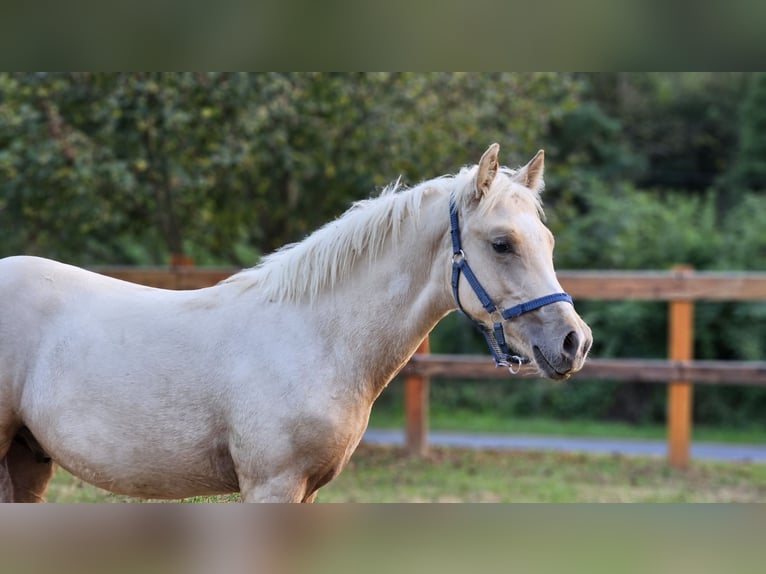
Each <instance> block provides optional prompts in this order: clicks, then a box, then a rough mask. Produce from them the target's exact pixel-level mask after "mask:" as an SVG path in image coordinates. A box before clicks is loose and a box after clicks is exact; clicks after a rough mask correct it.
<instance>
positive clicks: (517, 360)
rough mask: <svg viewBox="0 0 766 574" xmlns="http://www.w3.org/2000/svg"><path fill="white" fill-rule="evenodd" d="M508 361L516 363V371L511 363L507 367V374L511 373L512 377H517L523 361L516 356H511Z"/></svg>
mask: <svg viewBox="0 0 766 574" xmlns="http://www.w3.org/2000/svg"><path fill="white" fill-rule="evenodd" d="M510 359H511V361H516V369H515V370H514V368H513V364H512V363H511V364H509V365H508V372H509V373H511V374H512V375H518V374H519V372H520V371H521V366H522V365H523V364H524V360H523V359H522V358H521V357H519V356H518V355H513V356H512V357H510Z"/></svg>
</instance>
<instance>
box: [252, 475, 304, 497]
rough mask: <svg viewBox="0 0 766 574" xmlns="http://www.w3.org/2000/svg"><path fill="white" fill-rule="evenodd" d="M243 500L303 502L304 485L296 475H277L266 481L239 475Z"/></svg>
mask: <svg viewBox="0 0 766 574" xmlns="http://www.w3.org/2000/svg"><path fill="white" fill-rule="evenodd" d="M239 492H240V495H241V496H242V502H301V501H302V499H303V487H302V485H301V484H298V481H296V480H295V478H294V477H292V476H290V477H285V476H277V477H274V478H272V479H270V480H268V481H266V482H255V481H253V480H251V479H249V478H248V477H246V476H240V477H239Z"/></svg>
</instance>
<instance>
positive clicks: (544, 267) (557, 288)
mask: <svg viewBox="0 0 766 574" xmlns="http://www.w3.org/2000/svg"><path fill="white" fill-rule="evenodd" d="M498 151H499V146H498V145H497V144H493V145H492V146H490V148H489V149H488V150H487V151H486V152H485V153H484V155H483V156H482V158H481V160H480V161H479V165H478V166H477V167H475V168H473V169H472V170H471V171H470V172H469V173H470V179H463V178H458V181H461V180H462V181H464V182H465V184H464V185H463V186H462V189H457V190H456V192H455V194H454V202H455V206H454V209H455V212H456V214H457V217H458V218H459V234H460V239H459V246H458V248H456V251H459V250H460V249H462V252H461V253H459V254H458V255H456V261H457V262H458V263H460V262H461V261H462V260H463V258H464V259H465V261H466V262H470V269H469V270H468V271H467V272H465V269H461V270H460V271H459V272H458V279H457V295H458V301H459V304H460V305H461V306H462V308H463V310H464V311H465V312H466V313H467V314H468V315H469V316H471V317H472V318H473V319H474V320H476V321H478V322H479V323H481V324H482V325H483V326H486V327H487V329H488V330H489V331H490V332H491V330H492V328H493V326H498V328H499V325H502V332H503V335H504V336H505V339H506V340H507V341H508V343H510V345H511V347H513V348H514V349H515V350H516V351H518V352H519V353H522V354H523V355H524V358H525V359H529V360H531V361H534V363H535V364H536V365H537V367H538V369H539V370H540V372H541V373H542V374H544V375H545V376H547V377H550V378H552V379H566V378H567V377H569V375H571V374H572V373H574V372H576V371H578V370H580V369H581V368H582V365H583V363H584V361H585V357H586V355H587V353H588V351H589V350H590V347H591V343H592V340H593V339H592V335H591V330H590V328H589V327H588V325H586V324H585V322H584V321H583V320H582V319H581V318H580V316H579V315H578V314H577V312H576V311H575V310H574V307H573V306H572V305H571V303H570V301H567V300H562V299H564V298H565V297H567V296H566V295H565V294H563V293H562V291H563V290H562V288H561V285H560V284H559V282H558V280H557V279H556V273H555V271H554V269H553V244H554V239H553V234H552V233H551V232H550V231H549V230H548V228H547V227H545V225H544V224H543V221H542V218H541V217H542V209H541V204H540V191H541V190H542V188H543V152H542V150H541V151H539V152H537V155H535V157H534V158H532V160H531V161H530V162H529V163H528V164H527V165H525V166H524V167H523V168H521V169H519V170H517V171H512V170H509V169H506V168H500V167H498ZM454 226H455V221H453V227H454ZM453 241H454V238H453ZM454 245H455V244H454V243H453V246H454ZM456 266H457V267H460V265H456ZM471 274H472V275H473V276H474V277H475V279H476V281H478V283H480V287H479V291H481V290H482V289H483V291H484V292H485V294H486V297H485V301H484V302H482V301H481V300H480V298H481V295H480V294H477V290H476V288H475V287H474V286H472V282H473V281H471V280H470V278H469V277H467V275H471ZM454 281H455V279H454V276H453V282H454ZM549 294H556V296H554V297H552V299H553V300H554V302H546V300H545V299H540V298H542V297H544V296H546V295H549ZM557 296H559V297H557ZM487 299H491V301H492V303H490V304H489V305H487ZM527 302H532V303H533V305H531V307H533V309H532V310H529V311H528V312H527V309H526V307H524V306H522V307H519V305H522V304H524V303H527ZM535 303H537V305H535ZM488 307H490V308H491V307H496V308H497V309H496V310H494V311H491V312H490V311H488ZM504 311H505V312H506V313H505V314H504V315H503V312H504ZM519 312H520V313H521V314H518V313H519ZM509 317H510V318H509Z"/></svg>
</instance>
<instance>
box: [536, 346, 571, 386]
mask: <svg viewBox="0 0 766 574" xmlns="http://www.w3.org/2000/svg"><path fill="white" fill-rule="evenodd" d="M532 352H533V353H534V356H535V363H537V368H538V369H540V371H541V372H542V373H543V374H544V375H545V376H546V377H548V378H549V379H553V380H556V381H565V380H566V379H568V378H569V376H570V375H571V371H569V370H567V371H565V372H561V371H558V370H556V367H554V366H553V365H551V363H550V361H548V359H547V358H546V357H545V355H544V354H543V352H542V351H541V350H540V347H538V346H537V345H535V346H534V347H532Z"/></svg>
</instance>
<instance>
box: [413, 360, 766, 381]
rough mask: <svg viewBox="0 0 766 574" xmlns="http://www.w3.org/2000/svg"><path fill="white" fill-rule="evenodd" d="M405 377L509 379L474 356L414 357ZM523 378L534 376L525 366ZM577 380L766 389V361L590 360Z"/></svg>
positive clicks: (529, 368)
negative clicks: (690, 383)
mask: <svg viewBox="0 0 766 574" xmlns="http://www.w3.org/2000/svg"><path fill="white" fill-rule="evenodd" d="M402 374H403V375H419V376H422V377H445V378H459V379H472V378H476V379H508V377H509V374H508V370H507V369H504V368H497V367H495V366H494V364H493V362H492V359H491V357H489V356H486V357H483V356H474V355H438V354H433V355H421V354H415V355H413V356H412V359H411V360H410V362H409V363H407V365H405V367H404V369H402ZM519 375H520V376H528V377H529V376H534V375H535V370H534V369H533V368H532V367H530V366H528V365H524V366H522V367H521V371H520V372H519ZM577 378H588V379H599V380H616V381H627V382H633V383H663V384H664V383H667V382H668V381H671V380H683V381H691V382H693V383H699V384H707V385H749V386H766V361H673V360H669V359H590V360H588V361H587V362H586V363H585V366H584V367H583V369H582V371H580V372H579V373H578V374H577Z"/></svg>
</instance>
